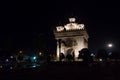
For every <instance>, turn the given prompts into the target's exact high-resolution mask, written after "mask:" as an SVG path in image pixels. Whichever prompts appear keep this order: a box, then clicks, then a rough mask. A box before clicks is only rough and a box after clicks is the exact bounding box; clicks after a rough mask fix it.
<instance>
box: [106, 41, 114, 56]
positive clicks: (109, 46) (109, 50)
mask: <svg viewBox="0 0 120 80" xmlns="http://www.w3.org/2000/svg"><path fill="white" fill-rule="evenodd" d="M107 47H108V48H109V49H108V55H111V54H112V50H111V48H112V47H113V44H112V43H109V44H107Z"/></svg>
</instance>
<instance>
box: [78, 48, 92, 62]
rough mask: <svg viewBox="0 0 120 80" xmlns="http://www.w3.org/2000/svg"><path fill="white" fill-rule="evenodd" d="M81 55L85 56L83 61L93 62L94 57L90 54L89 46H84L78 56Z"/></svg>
mask: <svg viewBox="0 0 120 80" xmlns="http://www.w3.org/2000/svg"><path fill="white" fill-rule="evenodd" d="M80 57H82V58H83V62H85V63H89V62H92V57H91V56H90V51H89V50H88V49H87V48H84V49H82V50H81V51H80V52H79V56H78V58H80Z"/></svg>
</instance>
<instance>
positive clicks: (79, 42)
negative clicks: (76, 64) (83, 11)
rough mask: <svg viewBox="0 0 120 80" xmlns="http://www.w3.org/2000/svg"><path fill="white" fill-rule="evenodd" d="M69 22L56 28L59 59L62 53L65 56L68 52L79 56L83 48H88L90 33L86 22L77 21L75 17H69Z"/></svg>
mask: <svg viewBox="0 0 120 80" xmlns="http://www.w3.org/2000/svg"><path fill="white" fill-rule="evenodd" d="M69 22H70V23H68V24H66V25H64V26H57V27H56V29H55V30H54V35H55V39H56V40H57V48H56V49H57V50H56V51H57V59H58V60H59V57H60V53H63V54H64V55H65V56H66V55H68V54H71V55H73V53H74V57H75V58H77V57H78V54H79V51H80V50H81V49H83V48H88V38H89V36H88V33H87V31H86V29H85V25H84V24H78V23H76V22H75V18H69Z"/></svg>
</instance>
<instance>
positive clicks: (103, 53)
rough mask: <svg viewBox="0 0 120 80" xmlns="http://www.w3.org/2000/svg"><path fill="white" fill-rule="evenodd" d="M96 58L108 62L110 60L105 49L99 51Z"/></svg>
mask: <svg viewBox="0 0 120 80" xmlns="http://www.w3.org/2000/svg"><path fill="white" fill-rule="evenodd" d="M96 57H97V59H103V60H107V58H108V54H107V51H106V50H105V49H100V50H98V52H97V55H96Z"/></svg>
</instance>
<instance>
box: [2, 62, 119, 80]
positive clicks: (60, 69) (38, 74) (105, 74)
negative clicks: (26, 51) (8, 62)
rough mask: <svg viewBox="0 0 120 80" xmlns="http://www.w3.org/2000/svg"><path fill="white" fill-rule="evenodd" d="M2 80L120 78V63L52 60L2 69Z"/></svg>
mask: <svg viewBox="0 0 120 80" xmlns="http://www.w3.org/2000/svg"><path fill="white" fill-rule="evenodd" d="M0 80H120V63H119V62H110V63H92V64H88V65H87V64H84V63H81V62H64V63H62V62H51V63H49V64H45V65H42V66H40V67H36V68H26V69H16V70H3V71H0Z"/></svg>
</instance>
